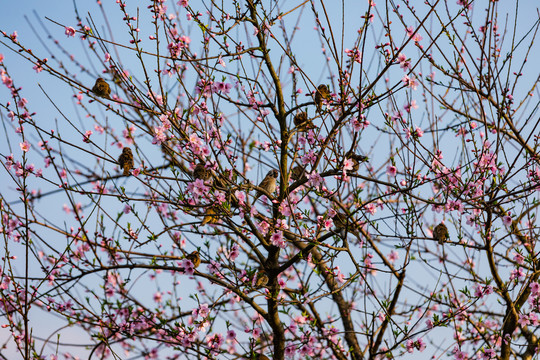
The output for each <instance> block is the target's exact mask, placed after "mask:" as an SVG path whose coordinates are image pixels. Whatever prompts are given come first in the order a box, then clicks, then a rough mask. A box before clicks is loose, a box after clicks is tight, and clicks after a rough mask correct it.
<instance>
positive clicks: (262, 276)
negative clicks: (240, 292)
mask: <svg viewBox="0 0 540 360" xmlns="http://www.w3.org/2000/svg"><path fill="white" fill-rule="evenodd" d="M255 277H256V280H255V289H260V288H262V287H264V286H266V284H268V275H266V272H265V271H264V270H259V271H258V272H257V275H255Z"/></svg>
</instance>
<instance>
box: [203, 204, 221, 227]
mask: <svg viewBox="0 0 540 360" xmlns="http://www.w3.org/2000/svg"><path fill="white" fill-rule="evenodd" d="M218 222H219V215H218V212H217V211H216V208H215V207H214V206H211V207H209V208H208V209H206V212H205V213H204V218H203V221H202V224H201V225H206V224H217V223H218Z"/></svg>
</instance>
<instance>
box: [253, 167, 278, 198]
mask: <svg viewBox="0 0 540 360" xmlns="http://www.w3.org/2000/svg"><path fill="white" fill-rule="evenodd" d="M278 175H279V172H278V171H277V170H276V169H272V170H270V171H269V172H268V174H266V176H265V177H264V179H263V181H261V183H260V184H259V187H260V188H262V189H264V190H266V192H267V193H268V194H272V193H273V192H274V191H276V188H277V181H276V180H277V177H278ZM262 195H266V194H265V193H264V192H262V191H261V190H257V195H255V200H257V199H258V198H259V197H261V196H262Z"/></svg>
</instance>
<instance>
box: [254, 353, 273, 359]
mask: <svg viewBox="0 0 540 360" xmlns="http://www.w3.org/2000/svg"><path fill="white" fill-rule="evenodd" d="M249 359H250V360H270V358H269V357H268V356H266V355H263V354H261V353H256V352H254V353H252V355H251V357H250V358H249Z"/></svg>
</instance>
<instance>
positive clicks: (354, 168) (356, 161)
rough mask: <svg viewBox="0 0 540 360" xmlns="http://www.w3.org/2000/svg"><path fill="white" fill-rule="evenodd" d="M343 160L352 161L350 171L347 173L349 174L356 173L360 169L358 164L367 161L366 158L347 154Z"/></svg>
mask: <svg viewBox="0 0 540 360" xmlns="http://www.w3.org/2000/svg"><path fill="white" fill-rule="evenodd" d="M345 159H351V160H352V163H353V166H352V169H351V170H349V172H351V173H355V172H357V171H358V169H359V168H360V164H361V163H363V162H365V161H368V160H369V159H368V157H367V156H364V155H358V154H354V153H347V154H346V155H345Z"/></svg>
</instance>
